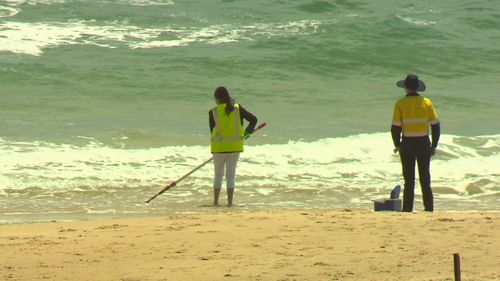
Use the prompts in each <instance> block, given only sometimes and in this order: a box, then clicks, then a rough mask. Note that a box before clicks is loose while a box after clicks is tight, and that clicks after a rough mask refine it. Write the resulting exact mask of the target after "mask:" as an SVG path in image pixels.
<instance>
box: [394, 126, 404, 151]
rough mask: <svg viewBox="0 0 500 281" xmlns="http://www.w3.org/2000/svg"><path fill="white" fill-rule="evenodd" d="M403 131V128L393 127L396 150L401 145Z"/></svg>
mask: <svg viewBox="0 0 500 281" xmlns="http://www.w3.org/2000/svg"><path fill="white" fill-rule="evenodd" d="M401 131H402V130H401V126H396V125H392V126H391V135H392V142H393V143H394V147H395V148H399V146H400V145H401Z"/></svg>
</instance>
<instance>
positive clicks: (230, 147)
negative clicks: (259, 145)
mask: <svg viewBox="0 0 500 281" xmlns="http://www.w3.org/2000/svg"><path fill="white" fill-rule="evenodd" d="M214 98H215V103H216V104H217V106H215V107H214V108H212V109H211V110H210V112H209V114H208V115H209V124H210V132H211V134H212V136H211V139H210V144H211V145H210V147H211V151H212V154H213V159H214V160H213V161H214V170H215V178H214V206H217V205H219V194H220V190H221V188H222V178H223V177H224V172H225V174H226V188H227V204H228V206H232V204H233V195H234V187H235V176H236V164H237V163H238V158H239V156H240V152H243V146H244V136H245V135H247V134H251V133H252V132H253V130H254V129H255V125H256V124H257V118H256V117H255V116H254V115H253V114H252V113H250V112H248V111H246V110H245V109H244V108H243V107H242V106H241V105H239V104H237V103H234V100H233V99H232V98H231V96H230V95H229V92H228V90H227V89H226V88H225V87H218V88H217V89H215V93H214ZM243 119H245V120H247V121H248V122H249V124H248V126H247V127H246V129H245V130H243Z"/></svg>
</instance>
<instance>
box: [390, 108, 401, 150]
mask: <svg viewBox="0 0 500 281" xmlns="http://www.w3.org/2000/svg"><path fill="white" fill-rule="evenodd" d="M401 120H402V115H401V110H400V109H399V107H398V103H396V105H394V113H393V114H392V126H391V135H392V142H393V143H394V147H395V148H394V152H397V151H399V146H400V145H401V132H402V131H403V129H402V128H401V125H402V123H401Z"/></svg>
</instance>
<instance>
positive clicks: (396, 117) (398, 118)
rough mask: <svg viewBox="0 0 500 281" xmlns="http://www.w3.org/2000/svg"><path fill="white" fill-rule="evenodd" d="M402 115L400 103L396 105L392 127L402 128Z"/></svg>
mask: <svg viewBox="0 0 500 281" xmlns="http://www.w3.org/2000/svg"><path fill="white" fill-rule="evenodd" d="M401 120H402V114H401V109H400V108H399V103H396V104H395V105H394V113H393V114H392V125H393V126H399V127H401Z"/></svg>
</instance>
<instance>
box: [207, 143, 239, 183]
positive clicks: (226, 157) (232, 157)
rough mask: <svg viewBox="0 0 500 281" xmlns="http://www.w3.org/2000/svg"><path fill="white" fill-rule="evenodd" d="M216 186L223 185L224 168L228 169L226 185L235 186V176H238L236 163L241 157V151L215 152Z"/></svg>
mask: <svg viewBox="0 0 500 281" xmlns="http://www.w3.org/2000/svg"><path fill="white" fill-rule="evenodd" d="M213 156H214V170H215V178H214V188H221V187H222V178H223V177H224V168H225V170H226V187H227V188H228V189H232V188H234V178H235V176H236V164H237V163H238V158H239V157H240V153H239V152H231V153H214V154H213Z"/></svg>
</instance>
